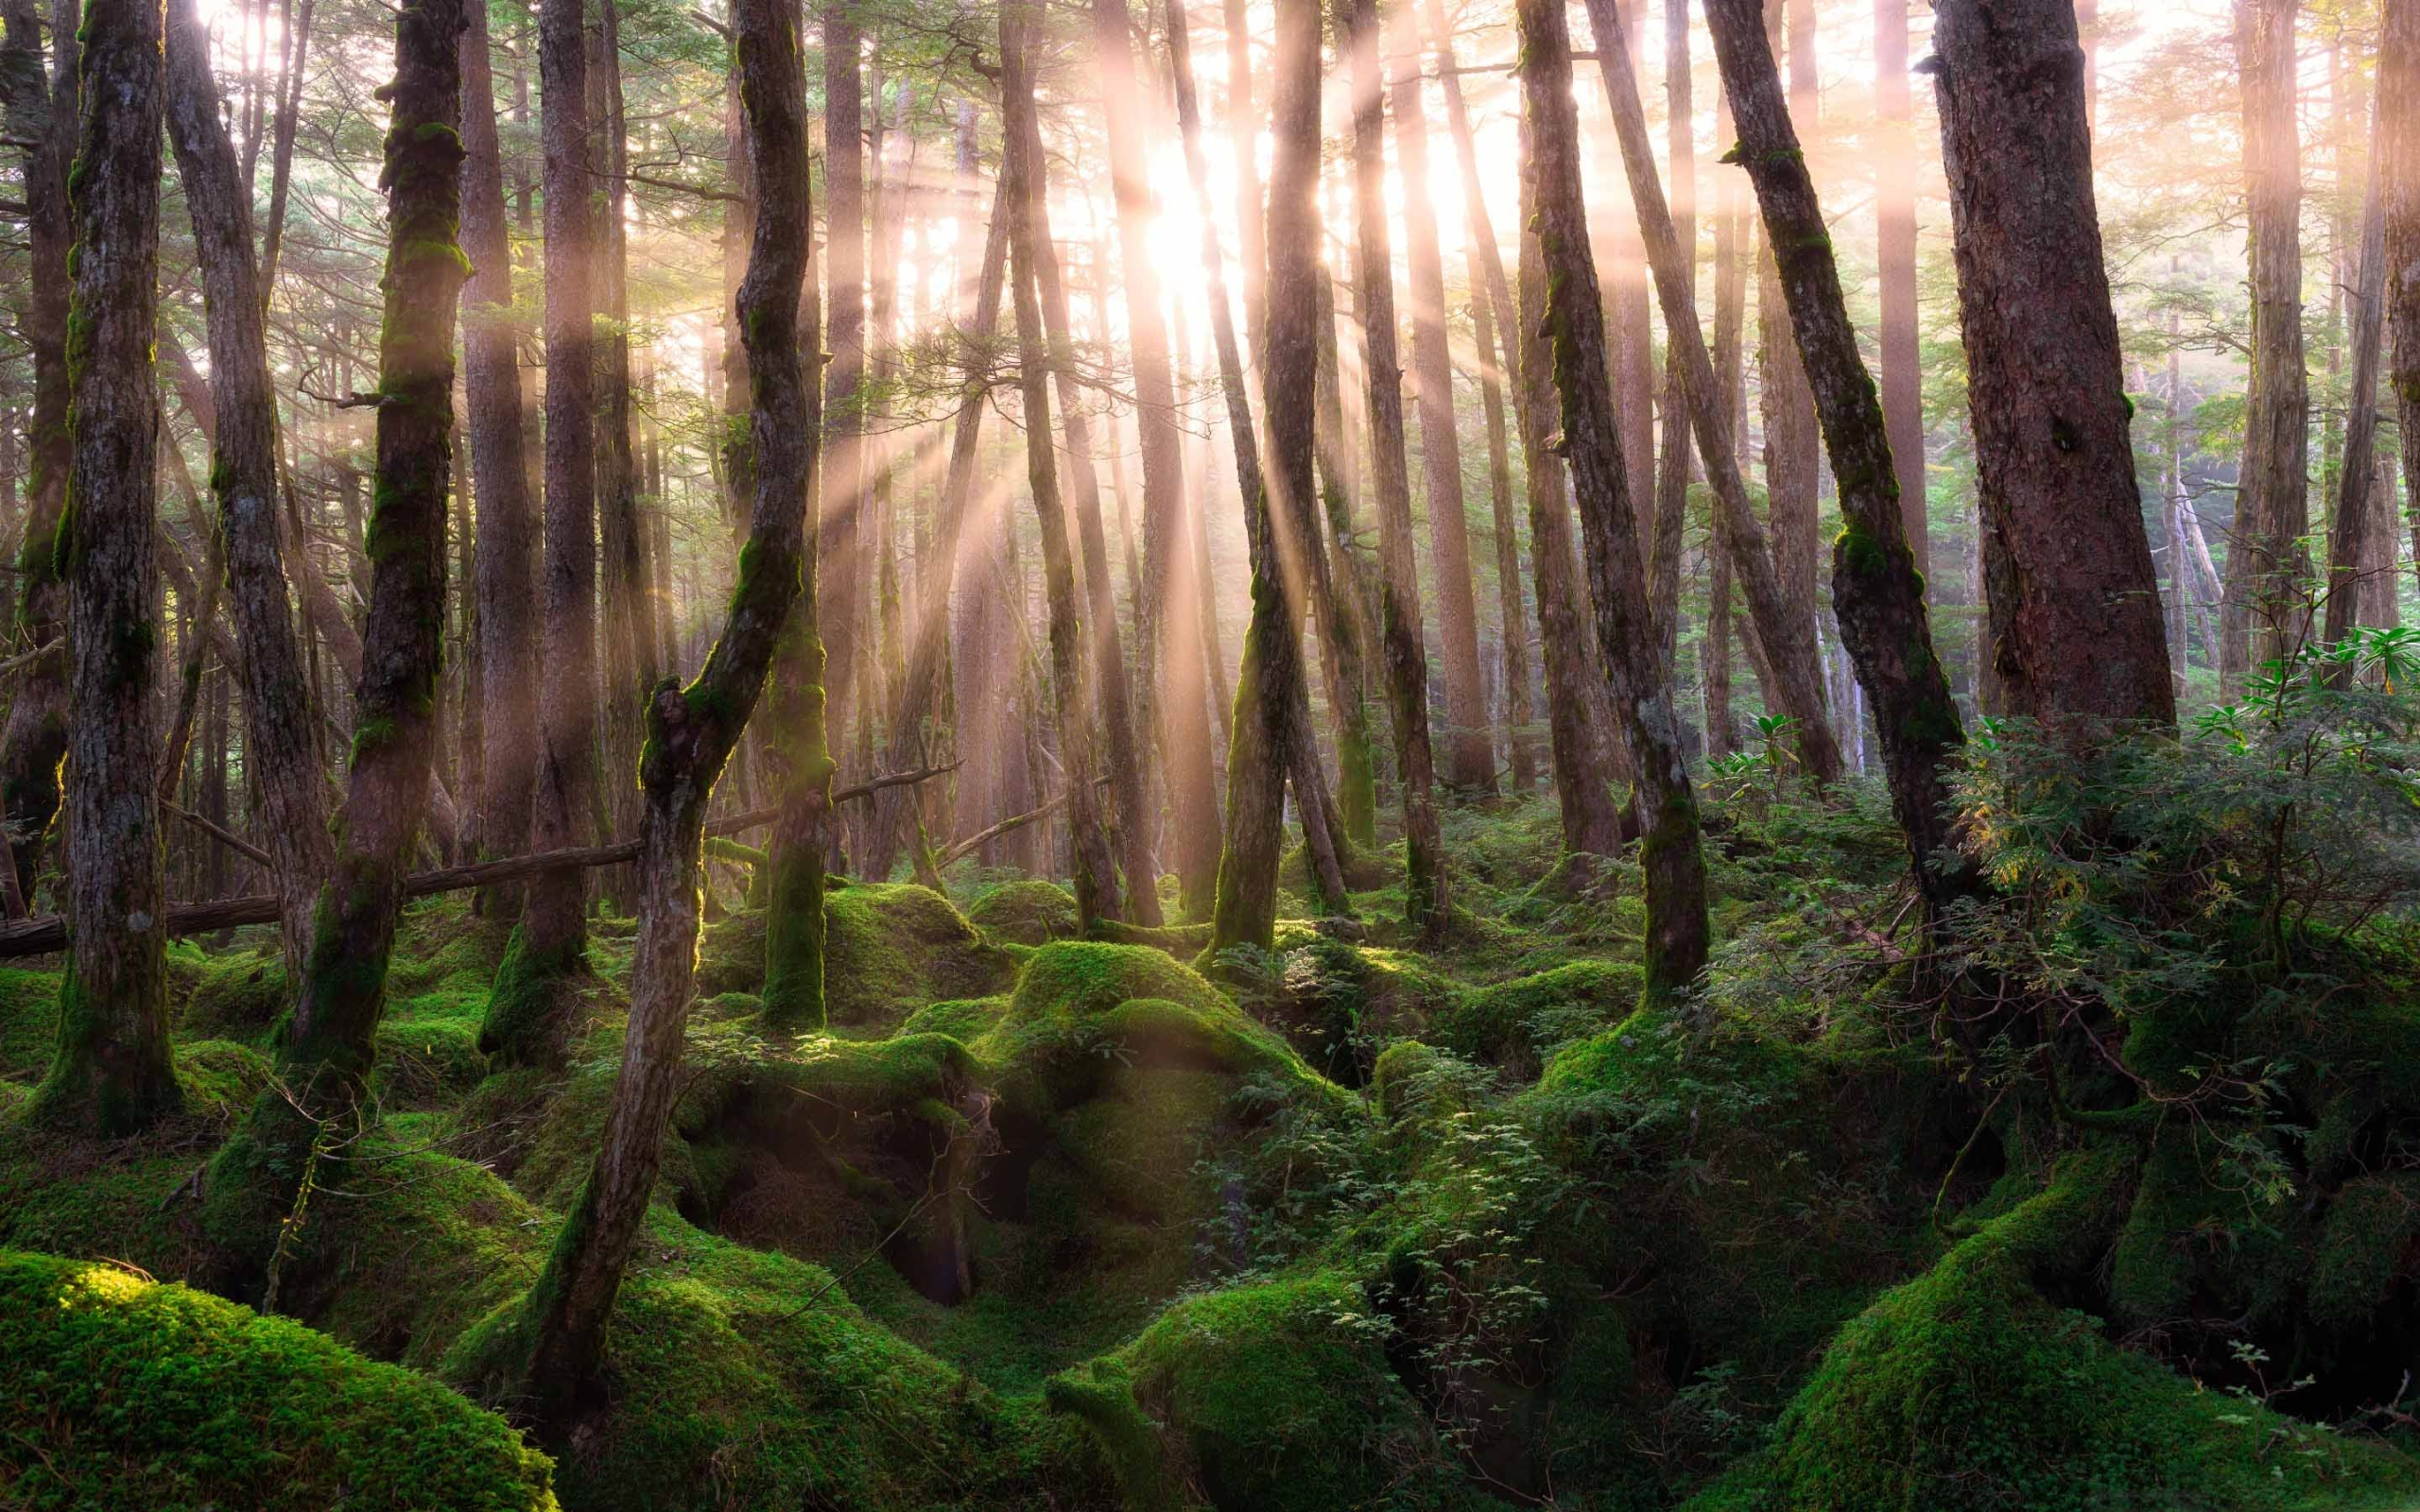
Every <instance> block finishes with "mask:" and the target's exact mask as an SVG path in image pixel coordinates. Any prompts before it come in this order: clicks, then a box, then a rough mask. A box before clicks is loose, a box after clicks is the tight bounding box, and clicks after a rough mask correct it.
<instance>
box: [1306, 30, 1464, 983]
mask: <svg viewBox="0 0 2420 1512" xmlns="http://www.w3.org/2000/svg"><path fill="white" fill-rule="evenodd" d="M1344 32H1345V37H1346V42H1345V47H1346V51H1347V52H1348V53H1349V54H1350V55H1351V76H1352V91H1353V94H1352V98H1353V202H1354V218H1355V221H1356V223H1357V235H1356V238H1355V241H1356V247H1355V252H1356V266H1355V287H1356V288H1357V290H1358V291H1359V294H1360V301H1361V318H1362V329H1363V339H1364V341H1365V342H1366V343H1367V344H1368V355H1367V358H1366V360H1365V362H1366V367H1367V369H1368V374H1367V376H1368V379H1369V405H1370V449H1371V455H1372V470H1371V471H1372V473H1373V476H1372V484H1373V490H1372V491H1373V492H1374V493H1375V494H1376V496H1377V504H1378V561H1379V579H1378V621H1379V624H1378V637H1379V645H1380V650H1381V652H1382V654H1383V656H1384V659H1385V662H1386V668H1387V702H1388V706H1389V709H1390V712H1391V713H1392V714H1393V723H1394V732H1395V762H1396V765H1397V767H1398V770H1399V775H1400V777H1401V780H1402V785H1403V827H1404V853H1405V889H1404V913H1405V917H1406V919H1407V921H1408V922H1409V924H1410V925H1411V927H1412V929H1413V931H1414V932H1415V933H1417V934H1419V935H1421V936H1425V937H1427V938H1431V939H1433V938H1435V937H1437V936H1440V935H1441V934H1442V933H1443V930H1444V928H1445V925H1446V921H1447V913H1448V899H1449V895H1450V887H1449V884H1448V880H1447V877H1446V873H1445V857H1444V846H1443V840H1442V839H1441V838H1440V836H1439V833H1438V827H1437V799H1436V777H1435V758H1434V756H1433V754H1432V753H1431V751H1430V748H1429V741H1428V654H1427V649H1426V644H1425V638H1424V637H1423V635H1422V633H1421V623H1420V622H1421V613H1420V576H1419V569H1418V568H1417V566H1416V565H1415V564H1414V562H1413V559H1412V545H1411V481H1410V479H1409V477H1408V476H1407V475H1406V463H1405V457H1404V433H1403V363H1402V361H1401V359H1400V358H1398V357H1397V356H1396V354H1395V298H1394V258H1393V254H1392V252H1391V251H1390V249H1389V248H1388V237H1387V218H1386V217H1387V209H1386V198H1385V191H1384V187H1383V179H1384V175H1385V172H1386V162H1385V144H1384V141H1383V133H1384V112H1383V103H1382V99H1381V95H1380V93H1379V72H1378V47H1379V35H1378V16H1377V6H1376V3H1375V0H1347V7H1346V16H1345V26H1344ZM1313 182H1314V184H1315V183H1316V179H1314V180H1313ZM1308 187H1309V186H1306V190H1305V200H1306V201H1309V199H1310V196H1309V194H1308V192H1307V191H1308ZM1270 198H1271V206H1272V208H1274V206H1275V202H1276V199H1277V195H1276V191H1275V189H1274V187H1273V186H1272V188H1271V195H1270ZM1304 214H1305V221H1304V223H1303V228H1302V232H1301V236H1302V239H1303V241H1304V242H1305V246H1306V248H1311V249H1315V248H1316V246H1317V240H1316V238H1317V235H1318V225H1317V205H1316V203H1315V202H1308V203H1306V204H1305V206H1304ZM1270 241H1271V273H1270V283H1271V296H1270V298H1271V306H1272V311H1273V306H1274V305H1275V303H1276V301H1277V298H1278V295H1277V289H1276V285H1277V283H1278V279H1277V274H1276V257H1277V250H1276V242H1277V237H1276V235H1275V233H1274V232H1272V233H1271V238H1270ZM1305 292H1306V293H1309V292H1312V291H1307V290H1306V291H1305ZM1271 323H1272V324H1274V323H1275V316H1274V314H1273V313H1272V315H1271ZM1273 346H1274V338H1273V336H1272V347H1273ZM1271 360H1272V362H1273V361H1274V360H1275V353H1274V352H1273V351H1272V352H1271ZM1283 414H1284V411H1283V409H1282V408H1281V407H1280V404H1279V402H1278V391H1277V389H1276V388H1275V387H1271V390H1270V398H1269V415H1270V422H1271V425H1272V426H1273V425H1276V424H1278V423H1279V422H1280V417H1281V416H1282V415H1283ZM1288 423H1290V418H1288ZM1276 449H1277V446H1276V442H1275V441H1274V439H1273V438H1272V440H1271V450H1272V451H1275V450H1276ZM1278 478H1279V487H1278V489H1277V490H1276V492H1277V505H1278V507H1280V508H1284V507H1288V499H1289V498H1294V497H1301V495H1296V494H1292V493H1291V490H1290V488H1289V486H1288V485H1289V484H1290V479H1289V478H1288V475H1287V472H1286V470H1285V468H1284V467H1283V466H1281V467H1280V469H1279V470H1278ZM1455 497H1456V498H1457V499H1459V498H1460V497H1461V492H1460V489H1459V486H1458V487H1457V489H1456V490H1455ZM1464 571H1465V573H1467V571H1468V567H1467V563H1466V564H1465V568H1464ZM1473 665H1474V668H1476V653H1474V662H1473Z"/></svg>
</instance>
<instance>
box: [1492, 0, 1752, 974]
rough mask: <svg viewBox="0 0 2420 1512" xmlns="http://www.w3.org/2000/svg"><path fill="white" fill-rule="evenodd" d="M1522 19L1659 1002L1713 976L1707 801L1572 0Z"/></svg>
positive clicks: (1591, 582) (1557, 299)
mask: <svg viewBox="0 0 2420 1512" xmlns="http://www.w3.org/2000/svg"><path fill="white" fill-rule="evenodd" d="M1514 14H1515V17H1516V19H1517V22H1518V24H1519V26H1520V29H1521V66H1520V76H1521V94H1522V107H1523V108H1522V119H1523V121H1524V122H1525V123H1526V125H1527V126H1528V129H1529V141H1530V173H1531V174H1532V175H1533V176H1534V179H1535V189H1534V195H1535V199H1536V207H1537V208H1536V215H1535V217H1534V219H1533V222H1532V223H1533V225H1534V226H1535V228H1536V232H1537V238H1538V248H1539V251H1540V253H1541V254H1542V259H1543V261H1544V264H1545V268H1546V274H1547V300H1546V306H1545V309H1544V311H1543V314H1544V315H1545V320H1544V322H1543V323H1544V325H1545V326H1546V327H1547V332H1548V335H1549V336H1550V338H1551V340H1552V342H1553V350H1554V355H1553V363H1554V381H1555V387H1556V389H1557V391H1558V392H1559V393H1560V394H1561V395H1562V399H1563V453H1564V458H1565V460H1566V461H1567V463H1568V464H1569V466H1570V469H1571V481H1572V488H1573V491H1574V493H1575V494H1576V496H1577V498H1578V501H1579V507H1580V525H1581V532H1582V537H1583V539H1584V541H1585V543H1586V551H1585V558H1586V562H1587V573H1588V589H1589V597H1590V600H1591V603H1592V605H1593V607H1594V609H1595V611H1596V614H1595V618H1596V630H1597V644H1598V649H1599V653H1600V655H1601V656H1602V657H1603V659H1604V671H1605V676H1606V679H1607V681H1608V683H1609V684H1610V686H1611V688H1612V691H1613V700H1614V708H1615V713H1616V717H1617V718H1618V719H1619V721H1620V725H1621V731H1622V736H1623V739H1624V740H1625V742H1626V743H1627V744H1628V745H1629V747H1630V751H1631V763H1632V766H1633V767H1634V776H1635V781H1636V793H1637V801H1638V807H1639V816H1640V832H1641V833H1640V849H1639V865H1640V868H1641V870H1642V871H1643V872H1644V874H1645V885H1646V894H1647V937H1646V940H1645V942H1644V945H1643V948H1642V952H1641V954H1642V956H1643V961H1642V964H1643V965H1644V967H1645V969H1646V977H1647V985H1646V990H1647V996H1648V999H1649V1001H1651V1002H1660V1001H1666V1000H1668V999H1669V998H1671V997H1672V996H1673V995H1675V994H1676V993H1679V992H1682V991H1685V990H1687V989H1688V988H1690V987H1691V985H1692V984H1694V983H1695V982H1696V980H1697V977H1698V973H1699V972H1700V971H1703V969H1704V967H1705V958H1706V950H1707V945H1708V927H1707V922H1706V894H1705V860H1704V856H1703V853H1702V851H1701V850H1700V848H1699V841H1698V811H1697V798H1696V795H1695V794H1694V792H1692V790H1691V788H1690V785H1689V772H1688V759H1687V753H1686V752H1685V750H1684V749H1683V747H1682V744H1681V726H1680V719H1679V717H1678V715H1677V713H1676V712H1675V711H1674V709H1673V707H1672V694H1671V681H1670V679H1669V677H1668V673H1667V669H1666V667H1665V664H1664V661H1663V658H1662V657H1661V656H1660V655H1658V653H1657V650H1656V645H1655V641H1654V638H1653V629H1652V627H1651V624H1650V622H1649V618H1648V601H1647V570H1646V564H1645V563H1644V562H1642V561H1641V560H1640V559H1639V549H1638V524H1637V519H1636V516H1635V514H1634V511H1633V508H1632V502H1631V501H1632V499H1633V497H1634V495H1633V493H1632V491H1631V478H1630V475H1629V470H1628V469H1627V467H1626V466H1625V464H1624V461H1623V456H1622V438H1621V429H1620V418H1619V416H1618V415H1617V413H1616V410H1615V406H1614V396H1613V390H1612V385H1611V383H1610V382H1609V380H1608V376H1607V374H1608V367H1607V362H1608V355H1609V354H1608V352H1607V351H1606V345H1605V325H1604V306H1603V304H1602V303H1601V302H1600V297H1599V292H1598V287H1597V269H1596V265H1595V263H1594V262H1593V261H1592V260H1591V259H1590V257H1589V254H1588V217H1587V214H1586V212H1585V210H1584V209H1583V208H1582V204H1583V201H1582V188H1581V174H1580V118H1579V112H1578V110H1577V109H1576V107H1575V105H1574V102H1573V98H1572V90H1571V41H1570V37H1569V35H1568V34H1567V32H1566V30H1565V23H1564V8H1563V6H1562V4H1561V0H1519V4H1518V5H1517V7H1516V9H1515V11H1514ZM1619 35H1620V33H1619V30H1618V28H1616V29H1615V31H1614V32H1612V33H1611V34H1610V35H1608V34H1605V33H1599V38H1600V41H1601V42H1603V43H1604V50H1605V51H1606V52H1607V53H1608V54H1615V53H1618V52H1619V50H1620V49H1619V47H1618V41H1617V39H1618V38H1619Z"/></svg>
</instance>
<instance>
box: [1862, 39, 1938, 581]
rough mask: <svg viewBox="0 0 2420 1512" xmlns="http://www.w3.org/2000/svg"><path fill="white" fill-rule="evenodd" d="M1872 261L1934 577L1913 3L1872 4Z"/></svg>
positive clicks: (1888, 373) (1906, 475) (1891, 417)
mask: <svg viewBox="0 0 2420 1512" xmlns="http://www.w3.org/2000/svg"><path fill="white" fill-rule="evenodd" d="M1874 110H1875V114H1876V115H1877V116H1879V117H1880V118H1881V120H1880V126H1879V129H1878V130H1876V133H1875V152H1874V223H1875V242H1876V247H1875V256H1876V264H1877V265H1878V266H1879V269H1880V274H1881V291H1880V292H1881V302H1882V331H1881V343H1880V345H1881V354H1882V418H1883V420H1884V421H1885V422H1886V423H1887V424H1888V425H1889V427H1890V431H1891V460H1892V461H1893V463H1895V464H1897V466H1898V469H1899V514H1900V518H1901V520H1902V522H1903V523H1904V524H1906V526H1907V531H1908V550H1909V552H1910V555H1912V556H1913V557H1914V558H1915V559H1916V571H1918V572H1920V573H1929V572H1930V571H1932V544H1931V532H1930V530H1929V529H1928V528H1927V521H1926V519H1925V390H1924V381H1925V379H1924V358H1923V354H1922V352H1919V351H1918V348H1917V341H1916V139H1915V128H1914V120H1915V110H1914V106H1913V104H1912V103H1911V102H1910V91H1909V88H1908V0H1874Z"/></svg>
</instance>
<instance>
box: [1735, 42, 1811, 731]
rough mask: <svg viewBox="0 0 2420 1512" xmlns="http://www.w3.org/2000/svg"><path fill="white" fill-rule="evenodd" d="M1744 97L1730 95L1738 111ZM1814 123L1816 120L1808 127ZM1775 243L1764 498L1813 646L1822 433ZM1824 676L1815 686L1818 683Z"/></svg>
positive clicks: (1784, 578) (1763, 279)
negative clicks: (1794, 327) (1777, 260)
mask: <svg viewBox="0 0 2420 1512" xmlns="http://www.w3.org/2000/svg"><path fill="white" fill-rule="evenodd" d="M1783 5H1784V0H1765V5H1764V15H1763V22H1762V25H1763V26H1764V28H1765V34H1766V38H1767V43H1768V45H1769V46H1771V47H1772V48H1774V49H1775V50H1778V48H1779V46H1780V42H1781V34H1782V10H1783ZM1791 63H1792V67H1791V74H1792V76H1793V77H1792V78H1791V91H1790V94H1791V100H1790V108H1791V109H1792V110H1793V111H1794V110H1795V108H1796V107H1797V105H1798V94H1799V91H1798V88H1797V79H1796V77H1795V76H1796V74H1797V71H1798V70H1797V67H1796V63H1797V60H1796V58H1795V57H1793V58H1792V60H1791ZM1738 103H1739V102H1738V100H1737V97H1735V98H1734V99H1733V100H1732V106H1733V109H1734V110H1735V111H1736V110H1737V107H1738ZM1812 124H1813V123H1812V121H1811V119H1810V121H1809V125H1810V126H1811V125H1812ZM1773 251H1774V249H1773V245H1772V241H1771V239H1770V238H1768V239H1767V241H1766V242H1765V255H1764V256H1763V257H1762V258H1761V259H1760V260H1759V261H1758V263H1757V265H1756V342H1757V345H1756V370H1757V372H1758V373H1759V374H1760V375H1761V379H1762V381H1761V382H1760V383H1759V384H1758V386H1757V390H1756V393H1757V404H1758V406H1759V408H1760V409H1761V410H1762V411H1763V415H1764V424H1765V497H1766V507H1767V510H1768V513H1769V515H1770V517H1771V523H1772V552H1773V573H1774V575H1775V576H1777V577H1778V578H1779V579H1780V582H1781V591H1782V595H1783V602H1784V606H1785V610H1786V619H1785V621H1784V624H1785V625H1786V627H1787V639H1788V640H1789V642H1790V643H1792V644H1795V643H1797V642H1799V641H1802V640H1803V641H1805V642H1806V644H1807V645H1808V646H1809V647H1810V648H1811V647H1812V646H1813V645H1814V644H1815V637H1816V617H1815V572H1816V567H1815V562H1816V558H1817V557H1818V556H1819V555H1820V553H1821V546H1820V535H1819V531H1818V528H1817V524H1816V519H1817V511H1818V500H1817V497H1816V495H1817V491H1818V490H1819V489H1820V487H1821V479H1820V478H1819V476H1818V473H1819V471H1820V469H1821V467H1822V461H1821V445H1822V442H1821V438H1820V436H1819V434H1818V431H1817V426H1816V421H1815V401H1814V398H1813V396H1812V395H1811V394H1810V393H1809V392H1808V389H1807V384H1806V367H1805V365H1804V363H1803V361H1802V359H1801V358H1800V356H1799V351H1798V345H1797V343H1796V341H1795V340H1794V339H1792V332H1791V329H1790V323H1789V322H1790V307H1789V297H1788V296H1787V295H1786V294H1785V293H1784V291H1783V288H1782V277H1781V269H1780V268H1779V266H1777V265H1776V263H1775V260H1774V257H1773ZM1757 640H1758V641H1759V642H1760V643H1761V644H1763V646H1764V649H1765V655H1766V656H1767V657H1768V658H1769V659H1770V658H1773V657H1777V656H1781V655H1784V654H1786V653H1784V652H1783V651H1782V649H1781V643H1782V640H1783V637H1781V636H1776V635H1772V634H1767V633H1766V632H1765V631H1763V630H1761V629H1760V630H1759V631H1758V632H1757ZM1821 686H1822V684H1821V682H1820V681H1819V682H1818V684H1817V687H1818V689H1819V695H1818V696H1820V689H1821Z"/></svg>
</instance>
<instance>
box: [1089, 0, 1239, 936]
mask: <svg viewBox="0 0 2420 1512" xmlns="http://www.w3.org/2000/svg"><path fill="white" fill-rule="evenodd" d="M1093 35H1094V38H1095V41H1096V45H1097V47H1098V55H1099V59H1100V66H1101V82H1102V91H1103V95H1104V99H1105V101H1106V103H1107V107H1108V109H1107V111H1106V112H1105V114H1106V119H1107V126H1108V131H1109V169H1110V187H1111V190H1112V191H1113V193H1114V194H1115V198H1116V202H1117V247H1118V254H1119V271H1120V275H1121V277H1122V278H1123V280H1124V282H1125V289H1126V334H1127V342H1128V345H1129V347H1130V348H1131V349H1132V358H1133V365H1134V403H1135V409H1134V427H1135V438H1136V441H1137V443H1138V449H1139V450H1140V452H1141V454H1142V463H1143V562H1144V572H1145V574H1146V576H1145V577H1144V579H1143V586H1142V592H1141V593H1139V594H1138V595H1137V596H1138V600H1139V602H1138V603H1137V604H1136V606H1135V621H1136V634H1135V646H1134V653H1135V655H1134V664H1135V666H1136V668H1137V669H1138V671H1139V672H1140V674H1141V676H1142V678H1143V679H1145V681H1146V682H1148V683H1151V684H1153V685H1155V686H1159V687H1161V688H1162V689H1163V691H1164V696H1160V697H1157V698H1154V699H1152V700H1151V704H1152V708H1153V710H1154V711H1155V713H1157V714H1158V716H1159V717H1158V724H1159V747H1160V770H1161V773H1162V776H1163V781H1164V782H1166V784H1167V807H1168V828H1169V833H1170V836H1171V839H1172V842H1173V844H1172V853H1171V855H1170V857H1169V859H1170V860H1172V861H1173V862H1174V864H1175V869H1176V873H1177V878H1178V882H1179V886H1180V896H1181V897H1182V898H1184V900H1185V902H1186V903H1187V905H1188V907H1191V908H1193V909H1194V910H1195V911H1196V912H1200V911H1202V909H1203V907H1204V905H1206V904H1207V903H1208V902H1210V900H1211V899H1212V897H1213V896H1214V893H1215V890H1216V887H1217V884H1218V868H1219V855H1218V848H1217V845H1216V843H1215V840H1216V836H1217V834H1218V832H1219V793H1218V788H1217V786H1216V779H1215V777H1214V776H1213V774H1212V772H1211V769H1210V721H1209V718H1208V715H1207V713H1206V707H1207V706H1206V705H1205V704H1204V703H1203V702H1202V687H1201V636H1200V631H1199V628H1198V627H1199V623H1200V621H1199V618H1198V616H1196V615H1194V614H1193V613H1192V612H1191V610H1192V607H1193V604H1194V602H1195V599H1196V597H1197V595H1199V594H1200V593H1202V592H1203V591H1204V584H1203V583H1202V582H1201V577H1200V575H1199V574H1198V573H1197V572H1196V570H1195V562H1194V559H1193V550H1192V544H1193V543H1192V541H1191V539H1190V536H1189V533H1188V532H1187V530H1186V528H1185V520H1186V514H1185V510H1186V503H1185V497H1184V448H1183V436H1182V433H1181V432H1180V431H1179V430H1178V427H1177V409H1176V385H1175V379H1174V376H1173V374H1172V371H1171V369H1170V367H1169V363H1168V333H1167V318H1166V317H1165V315H1164V314H1163V312H1162V307H1161V292H1160V277H1159V269H1158V266H1157V265H1156V264H1155V263H1154V261H1153V259H1152V253H1151V228H1152V226H1153V225H1154V223H1155V222H1156V220H1157V218H1158V212H1157V207H1156V206H1155V205H1154V204H1153V202H1152V196H1151V185H1150V176H1149V172H1148V164H1149V158H1150V154H1149V150H1148V149H1149V146H1150V142H1149V140H1148V132H1147V122H1148V116H1147V113H1146V112H1144V110H1143V108H1142V107H1143V96H1142V94H1140V93H1139V91H1138V90H1137V88H1136V84H1135V77H1134V52H1133V46H1132V19H1131V17H1130V16H1129V15H1128V13H1127V9H1126V0H1093ZM1130 822H1131V821H1130ZM1143 901H1144V900H1143V898H1142V897H1141V896H1140V895H1139V894H1138V896H1137V898H1136V904H1137V906H1138V908H1139V907H1140V906H1141V904H1142V902H1143Z"/></svg>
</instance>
